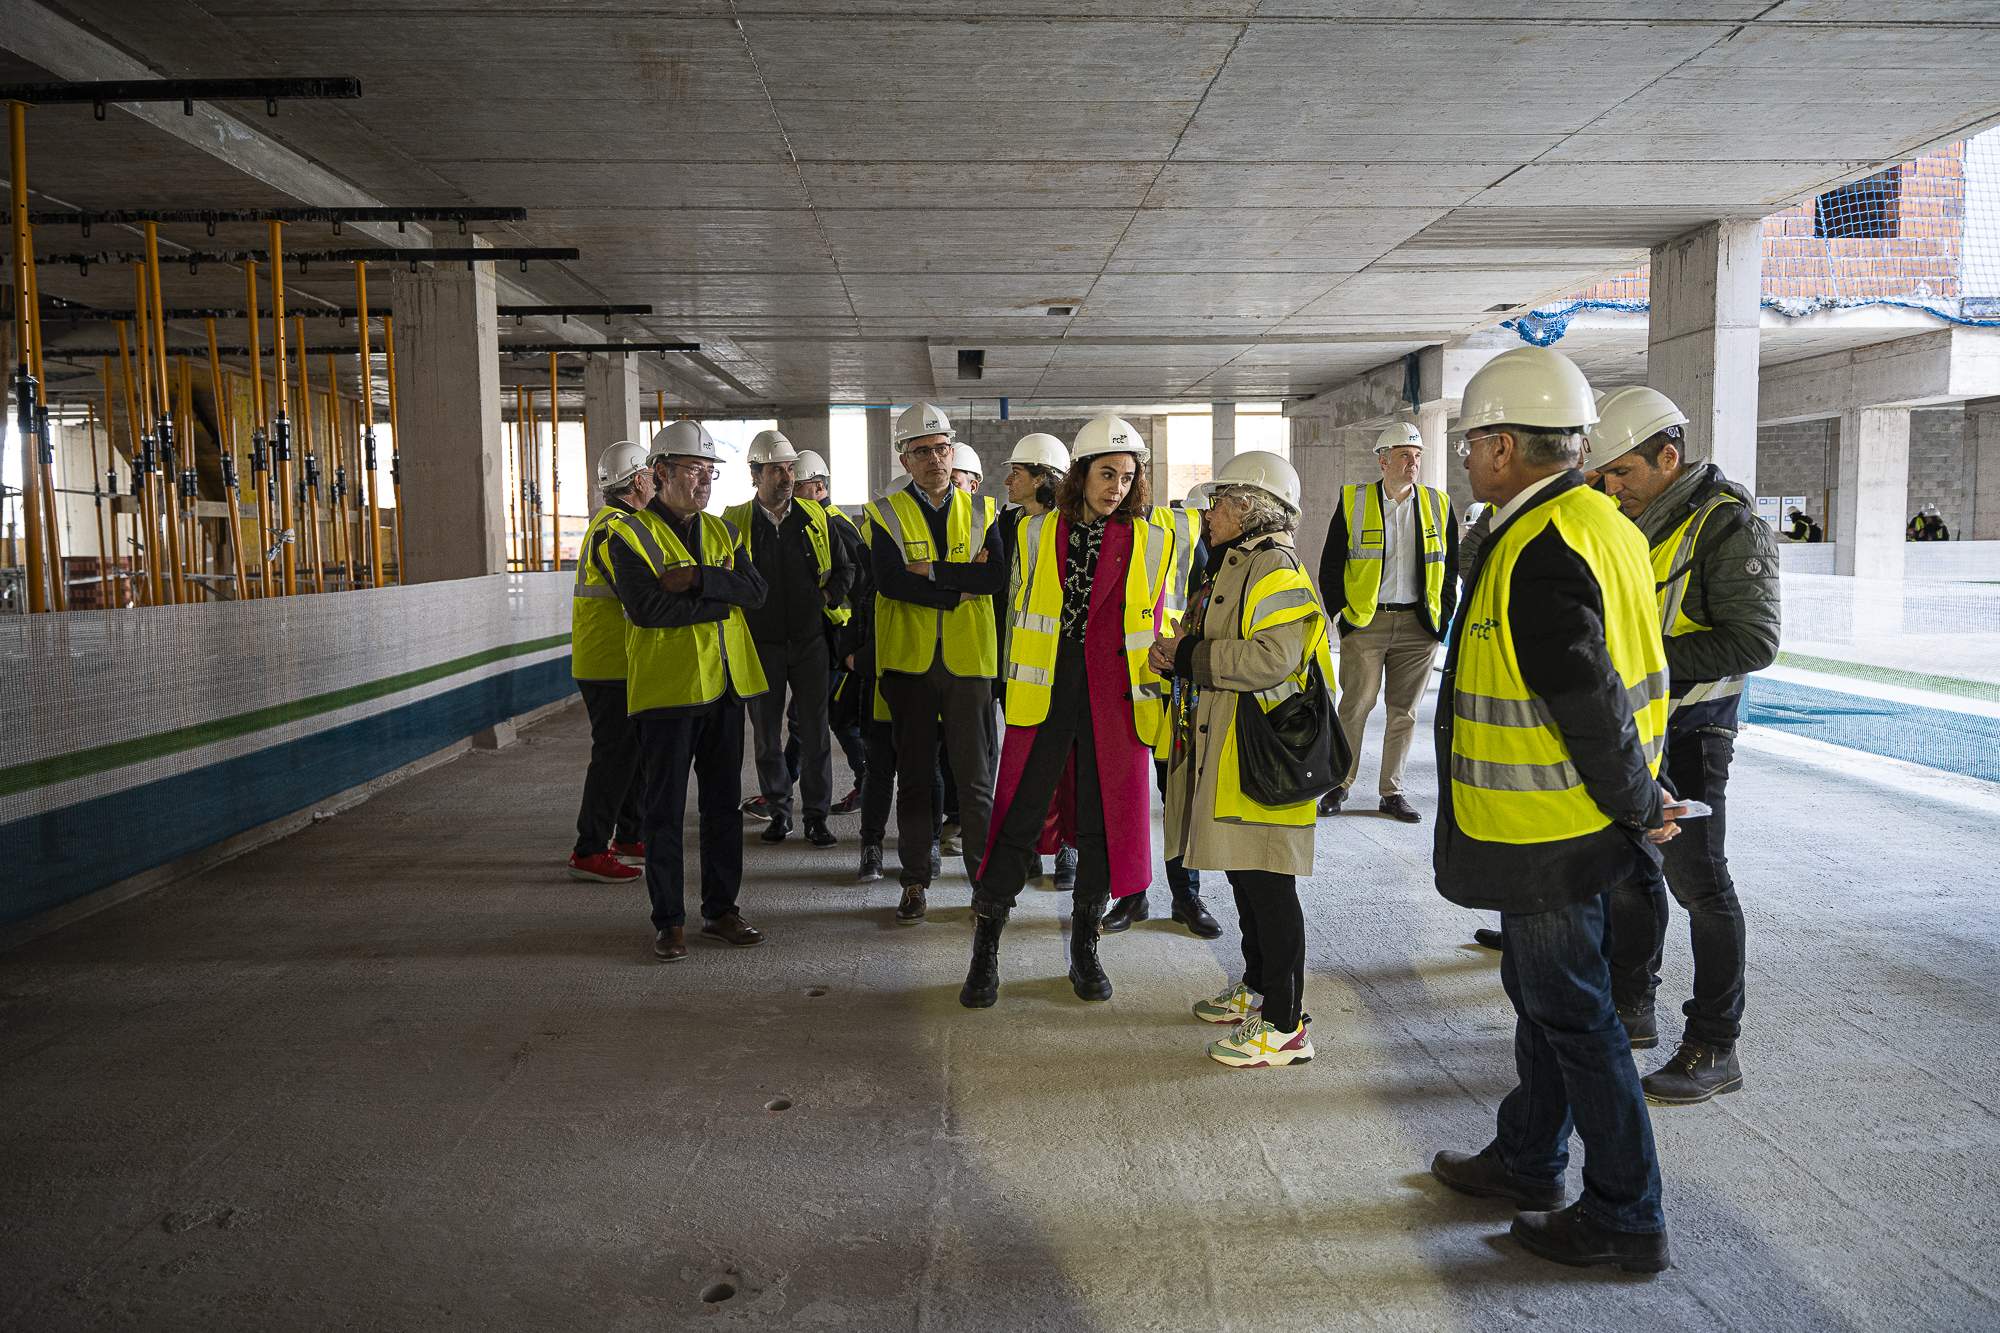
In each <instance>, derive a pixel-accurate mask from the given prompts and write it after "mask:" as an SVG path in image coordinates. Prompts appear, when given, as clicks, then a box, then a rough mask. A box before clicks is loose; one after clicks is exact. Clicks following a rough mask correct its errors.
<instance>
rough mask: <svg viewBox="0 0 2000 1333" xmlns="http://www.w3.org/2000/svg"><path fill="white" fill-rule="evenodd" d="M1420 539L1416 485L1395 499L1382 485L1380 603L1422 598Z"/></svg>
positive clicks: (1400, 602) (1407, 601) (1422, 581)
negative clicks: (1401, 496)
mask: <svg viewBox="0 0 2000 1333" xmlns="http://www.w3.org/2000/svg"><path fill="white" fill-rule="evenodd" d="M1423 554H1424V548H1423V540H1422V538H1421V537H1419V536H1418V534H1417V488H1416V487H1415V486H1411V487H1410V491H1409V494H1407V495H1405V496H1404V497H1403V498H1402V499H1400V500H1398V499H1396V498H1395V497H1394V496H1392V495H1390V494H1389V488H1388V487H1387V486H1384V487H1383V488H1382V591H1381V595H1380V598H1379V600H1380V601H1381V602H1384V603H1397V604H1404V603H1414V602H1421V601H1423V600H1424V580H1423V576H1422V571H1423Z"/></svg>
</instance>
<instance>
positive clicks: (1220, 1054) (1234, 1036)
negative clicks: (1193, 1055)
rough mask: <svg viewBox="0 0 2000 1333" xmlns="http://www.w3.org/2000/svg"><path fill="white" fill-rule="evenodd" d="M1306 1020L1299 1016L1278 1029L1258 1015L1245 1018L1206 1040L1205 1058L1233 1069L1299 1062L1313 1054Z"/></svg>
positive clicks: (1259, 1067) (1297, 1063)
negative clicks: (1223, 1033) (1291, 1025)
mask: <svg viewBox="0 0 2000 1333" xmlns="http://www.w3.org/2000/svg"><path fill="white" fill-rule="evenodd" d="M1307 1021H1308V1020H1306V1019H1305V1018H1303V1017H1301V1018H1300V1019H1299V1025H1298V1026H1297V1027H1296V1028H1294V1029H1292V1030H1291V1031H1290V1032H1281V1031H1279V1030H1278V1029H1277V1028H1274V1027H1272V1026H1271V1025H1270V1024H1269V1023H1266V1022H1265V1021H1264V1020H1263V1019H1262V1018H1261V1017H1258V1018H1246V1019H1244V1020H1243V1021H1242V1022H1241V1023H1238V1024H1237V1025H1236V1030H1235V1031H1234V1032H1232V1033H1230V1034H1229V1035H1228V1036H1227V1037H1224V1038H1223V1039H1222V1040H1221V1041H1212V1042H1210V1043H1209V1044H1208V1058H1209V1059H1211V1060H1213V1061H1215V1062H1216V1063H1217V1064H1224V1065H1230V1066H1232V1067H1234V1068H1237V1069H1270V1068H1272V1067H1274V1066H1277V1065H1302V1064H1304V1063H1306V1062H1307V1061H1308V1060H1310V1059H1312V1058H1313V1046H1312V1040H1311V1038H1309V1037H1307V1036H1306V1023H1307Z"/></svg>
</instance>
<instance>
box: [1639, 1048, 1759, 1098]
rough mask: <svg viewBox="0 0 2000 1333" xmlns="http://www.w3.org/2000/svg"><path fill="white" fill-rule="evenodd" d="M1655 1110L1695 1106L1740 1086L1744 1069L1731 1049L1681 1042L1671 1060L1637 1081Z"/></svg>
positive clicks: (1734, 1050) (1734, 1051)
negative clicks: (1664, 1107) (1658, 1107)
mask: <svg viewBox="0 0 2000 1333" xmlns="http://www.w3.org/2000/svg"><path fill="white" fill-rule="evenodd" d="M1639 1086H1640V1087H1642V1088H1644V1089H1645V1091H1646V1100H1647V1101H1649V1102H1651V1103H1652V1104H1653V1105H1655V1106H1698V1105H1700V1104H1701V1103H1702V1102H1705V1101H1707V1100H1708V1099H1709V1098H1711V1097H1713V1096H1715V1095H1716V1094H1718V1093H1723V1092H1735V1091H1736V1090H1737V1089H1738V1088H1741V1087H1742V1086H1743V1066H1742V1065H1741V1064H1740V1063H1738V1061H1737V1059H1736V1048H1735V1047H1734V1046H1711V1045H1709V1044H1708V1043H1707V1042H1705V1041H1695V1040H1693V1039H1692V1038H1689V1037H1683V1038H1681V1044H1680V1049H1679V1050H1677V1051H1675V1052H1674V1055H1673V1058H1672V1059H1671V1060H1668V1061H1667V1062H1666V1063H1665V1064H1663V1065H1661V1066H1660V1067H1659V1068H1658V1069H1655V1070H1654V1071H1653V1072H1652V1073H1650V1074H1648V1075H1646V1077H1644V1078H1642V1079H1640V1080H1639Z"/></svg>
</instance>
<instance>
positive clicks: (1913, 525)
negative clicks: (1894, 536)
mask: <svg viewBox="0 0 2000 1333" xmlns="http://www.w3.org/2000/svg"><path fill="white" fill-rule="evenodd" d="M1903 535H1904V536H1905V537H1906V538H1908V539H1909V540H1910V541H1913V542H1948V541H1950V540H1951V529H1950V528H1947V527H1946V526H1945V525H1944V516H1943V515H1942V514H1940V513H1938V507H1937V506H1936V505H1925V506H1924V507H1923V508H1922V509H1919V510H1918V511H1917V512H1916V513H1914V514H1912V515H1910V523H1909V526H1908V527H1907V528H1905V529H1904V532H1903Z"/></svg>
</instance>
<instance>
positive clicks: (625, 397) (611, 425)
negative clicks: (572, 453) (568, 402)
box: [583, 353, 647, 514]
mask: <svg viewBox="0 0 2000 1333" xmlns="http://www.w3.org/2000/svg"><path fill="white" fill-rule="evenodd" d="M583 422H584V431H583V472H584V477H585V483H584V484H585V485H586V486H588V487H589V489H590V512H591V513H593V514H594V513H596V512H597V511H598V509H599V508H600V507H601V506H602V505H603V504H604V497H603V496H601V495H599V494H598V493H597V460H598V459H599V458H600V457H602V456H603V454H604V451H605V450H606V449H609V448H610V447H611V446H612V445H614V444H616V443H617V442H618V441H620V440H630V441H632V442H633V443H634V444H645V443H647V439H646V436H645V434H644V433H643V431H642V430H641V428H640V425H639V369H638V367H637V365H635V364H634V363H633V360H632V357H631V354H630V353H627V354H625V355H622V356H620V355H604V356H591V357H586V358H585V359H584V363H583Z"/></svg>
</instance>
